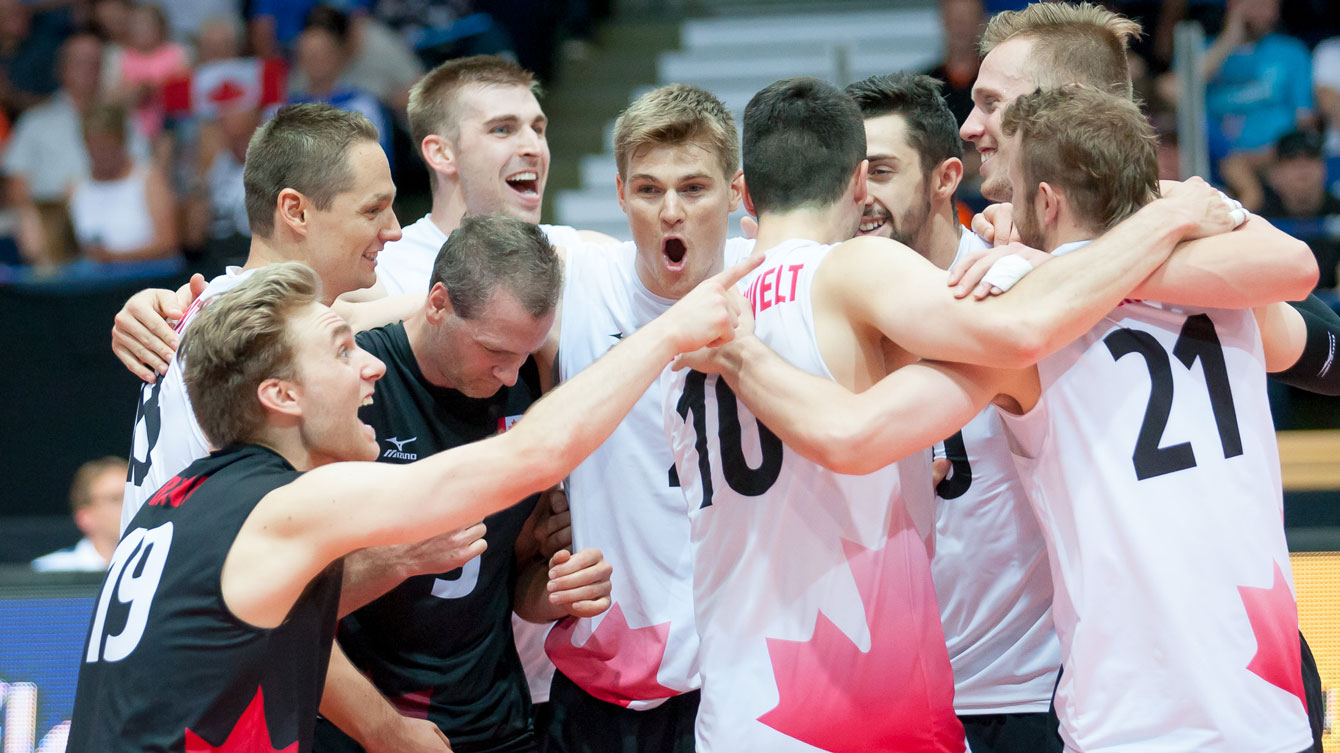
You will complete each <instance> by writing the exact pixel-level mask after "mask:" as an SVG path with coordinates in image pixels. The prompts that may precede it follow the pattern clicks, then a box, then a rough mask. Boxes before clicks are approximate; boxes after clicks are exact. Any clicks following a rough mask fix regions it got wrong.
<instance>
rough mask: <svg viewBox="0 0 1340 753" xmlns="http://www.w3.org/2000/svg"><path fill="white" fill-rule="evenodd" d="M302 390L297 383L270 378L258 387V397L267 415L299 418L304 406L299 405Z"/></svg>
mask: <svg viewBox="0 0 1340 753" xmlns="http://www.w3.org/2000/svg"><path fill="white" fill-rule="evenodd" d="M300 396H301V390H300V388H299V387H298V384H297V383H296V382H293V381H291V380H288V379H280V378H278V377H270V378H269V379H266V380H264V381H262V382H261V383H260V384H258V385H256V397H257V399H259V400H260V401H261V407H262V408H264V409H265V411H266V412H267V413H277V414H279V415H281V416H289V417H292V418H299V417H301V416H302V406H300V405H299V404H298V399H299V397H300Z"/></svg>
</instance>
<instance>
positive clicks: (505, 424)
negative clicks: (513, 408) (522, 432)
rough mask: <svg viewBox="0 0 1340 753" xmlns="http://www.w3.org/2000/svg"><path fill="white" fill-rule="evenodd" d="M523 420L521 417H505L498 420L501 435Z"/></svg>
mask: <svg viewBox="0 0 1340 753" xmlns="http://www.w3.org/2000/svg"><path fill="white" fill-rule="evenodd" d="M520 420H521V416H503V417H502V418H499V419H498V433H499V434H501V433H503V432H505V431H507V430H508V429H510V428H512V424H514V423H516V422H517V421H520Z"/></svg>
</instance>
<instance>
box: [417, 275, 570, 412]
mask: <svg viewBox="0 0 1340 753" xmlns="http://www.w3.org/2000/svg"><path fill="white" fill-rule="evenodd" d="M427 305H428V307H429V309H430V313H429V317H428V320H429V322H430V327H429V335H428V338H427V339H428V342H427V348H426V349H425V350H426V352H425V353H423V354H419V355H420V357H421V362H423V361H426V364H425V365H426V366H427V367H428V368H425V370H424V371H425V376H427V377H428V379H429V381H431V382H433V383H434V384H437V385H438V386H441V387H449V388H451V389H454V390H456V391H458V392H460V393H462V394H464V395H466V396H467V397H473V398H485V397H490V396H492V395H493V394H495V393H497V391H498V390H500V389H502V388H503V387H511V386H512V385H514V384H516V380H517V374H518V373H519V372H520V370H521V366H522V364H524V363H525V362H526V359H527V358H528V357H530V354H531V353H533V352H535V351H536V350H539V349H540V346H541V345H543V344H544V341H545V338H546V337H547V336H548V334H549V329H550V327H552V326H553V324H554V312H553V311H552V310H550V311H549V313H547V314H543V315H541V316H534V315H532V314H531V313H530V312H529V311H527V310H526V308H525V306H523V305H522V304H521V302H520V301H518V300H517V299H516V296H514V295H513V294H512V293H511V292H510V291H508V290H506V289H504V288H502V287H498V288H495V289H494V291H493V293H492V294H491V295H490V296H489V298H488V300H487V301H486V302H485V303H484V305H483V306H482V307H481V308H480V309H479V310H478V311H475V312H474V314H475V315H474V316H473V317H472V318H469V319H467V318H464V317H461V316H459V315H457V313H456V311H455V310H454V309H453V308H452V307H451V304H450V300H449V297H448V295H447V293H446V287H445V286H444V285H443V284H442V283H440V282H439V283H437V284H436V285H434V286H433V289H432V290H431V291H429V294H428V303H427ZM434 309H436V312H435V313H434V311H433V310H434Z"/></svg>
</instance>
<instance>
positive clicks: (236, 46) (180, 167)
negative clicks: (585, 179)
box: [0, 0, 609, 274]
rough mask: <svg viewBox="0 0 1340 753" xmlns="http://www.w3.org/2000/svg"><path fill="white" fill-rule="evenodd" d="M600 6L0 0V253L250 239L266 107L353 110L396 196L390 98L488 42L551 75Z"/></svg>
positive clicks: (213, 256)
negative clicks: (250, 166) (248, 179)
mask: <svg viewBox="0 0 1340 753" xmlns="http://www.w3.org/2000/svg"><path fill="white" fill-rule="evenodd" d="M608 12H609V8H608V2H603V3H602V2H601V1H600V0H565V1H564V2H553V1H552V0H337V2H334V3H331V2H324V3H318V2H317V0H191V2H171V1H170V0H144V1H141V2H135V1H133V0H0V154H2V155H3V157H2V158H0V171H3V179H4V190H3V194H2V195H0V265H25V266H32V267H37V268H44V269H52V270H63V271H70V270H72V269H81V268H83V267H87V266H88V265H106V264H114V263H122V262H146V261H154V260H178V261H186V262H189V264H190V266H191V268H193V269H197V270H200V271H204V272H207V273H208V272H214V271H221V270H222V267H223V266H225V265H226V264H228V263H231V262H233V261H234V260H236V259H240V258H242V257H245V255H246V250H247V247H248V244H249V242H250V238H249V231H248V228H247V221H246V210H245V206H244V204H243V190H242V161H243V157H244V155H245V153H246V145H247V141H248V139H249V138H250V137H251V133H252V132H253V131H254V130H255V128H256V127H257V125H259V124H260V123H261V122H263V120H264V119H265V118H266V117H267V115H268V114H269V113H272V112H273V111H274V110H275V109H277V108H278V107H279V106H281V105H283V104H286V103H289V102H318V101H319V102H328V103H331V104H334V105H336V106H338V107H342V108H346V109H351V110H357V111H359V112H362V113H364V114H365V115H367V116H368V118H370V119H371V120H372V122H373V123H375V124H376V125H377V127H378V129H379V130H380V132H381V134H382V146H383V148H385V149H386V152H387V155H388V157H390V159H391V162H392V165H393V169H394V170H395V173H396V179H397V183H398V184H402V192H403V190H404V188H405V187H406V185H408V187H409V188H410V190H411V191H412V190H413V188H414V185H415V184H416V183H419V182H422V181H423V178H422V172H423V171H422V170H419V169H417V166H416V165H415V164H414V161H415V160H416V159H417V158H416V157H415V156H414V154H415V151H414V149H413V148H412V146H411V145H410V144H409V137H408V127H407V124H406V121H405V105H406V102H407V99H408V93H409V87H410V85H411V84H413V83H414V81H415V80H416V79H417V78H418V77H419V76H421V75H422V74H423V72H424V71H425V70H426V69H427V68H430V67H432V66H434V65H436V64H437V63H439V62H441V61H443V60H446V59H448V58H451V57H456V56H460V55H469V54H477V53H498V54H503V55H508V56H511V57H513V58H515V59H517V60H518V62H520V63H521V64H522V65H524V66H526V67H527V68H529V69H531V70H533V71H536V72H537V74H539V75H540V77H541V78H542V79H543V80H551V79H552V75H553V72H554V70H555V60H556V58H557V56H558V55H560V54H561V53H562V52H564V51H565V52H567V53H568V54H581V52H582V51H583V50H584V49H585V47H584V45H587V44H589V36H590V34H591V26H592V22H593V19H598V18H600V17H601V16H603V15H606V14H608ZM560 43H563V44H564V45H566V48H565V49H563V50H560ZM422 188H423V189H424V191H425V192H426V190H427V187H426V185H425V186H423V187H422ZM90 268H91V269H92V270H93V273H94V274H97V273H99V271H103V272H105V271H107V269H108V268H106V267H104V266H95V267H90Z"/></svg>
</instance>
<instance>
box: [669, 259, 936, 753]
mask: <svg viewBox="0 0 1340 753" xmlns="http://www.w3.org/2000/svg"><path fill="white" fill-rule="evenodd" d="M830 248H832V247H831V246H823V245H820V244H817V243H814V242H812V241H805V240H794V241H788V242H786V243H782V244H780V245H778V246H776V247H774V248H772V249H770V250H769V251H768V254H767V260H766V261H765V262H764V263H763V265H762V266H761V267H759V268H758V269H757V270H755V271H754V272H752V273H751V274H750V275H748V276H746V277H745V278H744V279H743V280H742V281H741V282H740V288H741V290H742V291H745V297H746V298H748V299H749V301H750V304H751V306H752V307H753V309H754V312H755V316H756V318H757V322H756V325H755V328H756V329H755V331H756V333H757V334H758V336H759V337H760V338H761V339H762V340H763V341H764V342H766V343H767V344H768V345H769V346H770V347H771V348H773V349H774V350H776V351H777V352H778V353H779V354H781V355H782V356H783V357H784V358H786V359H787V360H788V361H789V362H791V363H792V364H794V365H795V366H797V367H799V368H801V369H803V370H805V371H808V372H810V373H812V374H817V375H820V376H823V377H827V378H830V379H831V378H832V374H831V373H830V372H829V370H828V368H827V366H826V365H825V364H824V361H823V358H822V356H821V355H820V351H819V345H818V343H817V341H816V338H815V333H814V321H813V313H812V310H811V300H810V287H811V284H812V281H813V278H814V274H815V272H816V270H817V269H818V267H819V266H820V264H821V263H822V262H823V260H824V258H825V256H826V255H827V253H828V252H829V250H830ZM662 381H663V383H665V384H666V389H665V401H664V404H663V416H664V421H665V426H666V431H667V433H668V435H669V438H670V443H671V449H672V450H673V452H674V456H675V467H676V469H677V471H678V475H679V480H680V482H681V484H682V485H683V498H682V499H681V500H680V504H681V505H682V506H686V507H687V512H688V519H689V521H690V525H691V530H692V539H693V549H692V554H693V597H694V605H695V611H696V615H697V621H698V630H699V634H700V636H701V649H700V657H701V658H700V663H701V671H702V697H701V701H700V705H699V707H698V720H697V725H696V739H697V750H698V751H700V753H708V752H709V751H722V752H725V751H729V752H730V753H740V752H744V751H759V752H763V751H767V752H768V753H792V752H795V753H801V752H806V753H809V752H812V751H818V750H861V751H866V750H869V751H874V750H880V751H884V750H888V751H962V750H963V728H962V726H961V725H960V724H959V721H958V719H957V718H956V717H955V716H954V710H953V690H954V688H953V676H952V673H951V670H950V665H949V657H948V654H947V653H946V651H945V641H944V633H943V632H942V631H941V629H940V618H939V612H938V610H937V607H936V603H935V590H934V587H933V586H932V584H931V575H930V556H929V553H928V551H927V542H928V540H929V539H930V538H931V537H932V535H933V520H934V496H933V491H932V489H931V477H930V451H929V450H926V451H923V452H921V453H917V454H914V455H912V456H910V457H909V458H906V459H904V460H902V461H899V462H897V463H894V464H892V465H889V466H887V467H885V468H883V469H881V470H879V471H876V472H874V473H871V474H868V475H864V476H851V475H841V474H837V473H833V472H831V471H828V470H826V469H824V468H821V467H819V466H817V465H815V464H814V463H811V462H809V461H807V460H805V459H804V458H802V457H800V456H799V455H797V454H795V453H793V452H792V451H791V450H789V449H787V448H786V447H785V446H784V445H783V444H782V442H781V441H780V440H779V439H778V438H777V437H776V435H774V434H772V432H770V431H768V430H767V429H766V427H764V426H763V425H761V424H759V423H758V422H757V421H756V419H755V418H754V417H753V415H752V414H751V413H750V411H749V410H748V408H746V407H745V406H744V405H743V404H741V403H740V402H739V401H738V400H737V399H736V398H735V396H734V395H733V394H732V392H731V390H730V389H729V387H728V386H727V385H726V382H725V381H723V380H720V379H718V377H717V376H716V375H711V376H705V375H703V374H701V373H698V372H671V373H668V374H667V375H665V376H663V377H662ZM683 512H684V507H681V512H680V514H681V515H683Z"/></svg>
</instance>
